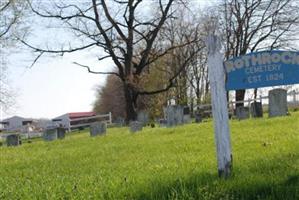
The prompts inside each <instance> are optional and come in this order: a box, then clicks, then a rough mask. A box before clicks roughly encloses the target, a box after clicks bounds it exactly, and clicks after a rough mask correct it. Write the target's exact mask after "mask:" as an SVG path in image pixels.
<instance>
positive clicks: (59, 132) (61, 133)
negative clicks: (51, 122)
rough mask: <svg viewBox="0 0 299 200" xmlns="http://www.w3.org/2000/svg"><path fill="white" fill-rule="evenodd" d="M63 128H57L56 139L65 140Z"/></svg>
mask: <svg viewBox="0 0 299 200" xmlns="http://www.w3.org/2000/svg"><path fill="white" fill-rule="evenodd" d="M65 132H66V131H65V128H62V127H59V128H57V138H58V139H64V138H65Z"/></svg>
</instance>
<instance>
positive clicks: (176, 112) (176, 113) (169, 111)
mask: <svg viewBox="0 0 299 200" xmlns="http://www.w3.org/2000/svg"><path fill="white" fill-rule="evenodd" d="M165 113H166V116H165V118H166V120H167V126H168V127H171V126H176V125H179V124H183V123H184V109H183V107H182V106H179V105H170V106H167V108H166V109H165Z"/></svg>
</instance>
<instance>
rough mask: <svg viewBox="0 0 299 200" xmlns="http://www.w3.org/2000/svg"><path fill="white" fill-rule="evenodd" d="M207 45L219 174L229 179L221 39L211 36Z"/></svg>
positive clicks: (228, 137) (229, 156)
mask: <svg viewBox="0 0 299 200" xmlns="http://www.w3.org/2000/svg"><path fill="white" fill-rule="evenodd" d="M206 45H207V47H208V70H209V78H210V86H211V97H212V112H213V119H214V129H215V130H214V131H215V140H216V147H217V160H218V174H219V176H220V177H225V178H227V177H228V176H229V175H230V173H231V170H232V154H231V141H230V129H229V119H228V109H227V98H226V90H225V71H224V66H223V54H221V53H220V49H221V44H220V39H219V37H217V36H215V35H209V36H208V37H207V40H206Z"/></svg>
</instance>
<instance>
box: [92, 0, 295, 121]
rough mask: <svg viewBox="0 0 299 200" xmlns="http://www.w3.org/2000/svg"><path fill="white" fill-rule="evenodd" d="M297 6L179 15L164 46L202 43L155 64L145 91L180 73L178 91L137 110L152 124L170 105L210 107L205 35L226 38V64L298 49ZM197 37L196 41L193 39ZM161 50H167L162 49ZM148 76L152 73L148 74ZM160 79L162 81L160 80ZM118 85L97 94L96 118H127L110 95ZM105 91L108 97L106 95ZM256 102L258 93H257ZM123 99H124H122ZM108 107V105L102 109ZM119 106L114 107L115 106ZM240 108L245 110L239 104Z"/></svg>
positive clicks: (287, 2)
mask: <svg viewBox="0 0 299 200" xmlns="http://www.w3.org/2000/svg"><path fill="white" fill-rule="evenodd" d="M297 9H298V1H291V0H283V1H275V0H268V1H261V0H251V1H249V0H243V1H239V0H229V1H222V2H220V3H219V4H218V5H215V6H213V7H211V8H209V10H208V11H207V12H205V11H201V12H198V13H199V14H197V15H195V14H193V13H192V12H189V11H190V8H186V9H177V10H176V12H177V16H178V17H177V18H175V19H170V20H169V21H167V22H166V23H165V28H164V29H162V30H161V33H160V35H161V38H162V39H161V41H163V42H162V43H165V41H169V42H170V44H171V45H172V46H175V45H176V44H177V43H180V42H182V41H183V38H184V37H185V38H189V40H192V38H194V37H196V38H198V39H197V40H195V41H194V42H192V44H190V45H188V46H185V47H184V48H175V49H173V50H171V51H169V52H168V53H167V55H165V56H164V58H163V59H161V60H160V61H158V62H155V63H152V69H154V70H151V71H150V73H151V74H152V75H148V74H143V75H142V79H143V80H145V81H144V82H145V83H146V84H145V85H143V86H142V87H148V88H149V87H157V84H158V85H163V80H168V78H169V76H171V75H170V74H175V73H176V72H177V70H178V69H180V68H182V70H181V72H180V73H179V74H178V76H176V78H175V79H174V85H173V87H171V88H170V89H169V90H167V91H165V92H163V93H161V94H157V95H154V96H151V97H145V98H142V103H140V105H139V106H138V108H139V109H146V110H148V111H149V112H150V114H151V116H152V118H155V117H161V116H162V115H163V107H164V106H166V105H167V104H168V103H169V101H170V100H173V101H175V103H176V104H183V105H189V106H190V108H191V111H193V108H194V105H200V104H203V103H209V102H210V91H209V79H208V72H207V57H206V55H207V52H206V49H205V44H204V39H205V37H206V35H207V33H208V32H209V31H210V30H211V29H213V27H211V26H217V27H218V29H219V33H218V34H220V35H222V37H223V44H224V47H225V59H230V58H232V57H235V56H240V55H244V54H246V53H250V52H254V51H261V50H273V49H296V48H297V46H296V45H294V44H295V43H294V41H298V40H299V38H298V31H297V30H298V17H299V15H298V13H297ZM194 34H195V35H196V36H195V35H194ZM162 45H163V44H162ZM148 72H149V71H148ZM157 79H158V80H157ZM114 81H115V82H116V81H117V80H116V79H112V78H110V77H109V78H108V79H107V83H106V85H104V86H103V87H99V88H98V90H97V93H98V97H97V100H96V101H95V103H94V110H95V111H97V112H108V111H109V110H112V111H113V110H115V109H119V110H122V112H121V113H122V114H120V113H119V112H117V113H115V114H114V113H113V114H114V115H115V116H122V117H125V112H124V108H123V107H122V106H117V105H124V104H125V102H124V100H122V99H114V98H113V96H114V95H111V94H113V93H110V92H111V91H115V90H114V89H109V87H111V86H112V85H116V84H112V82H114ZM105 91H107V92H105ZM245 92H246V91H245V90H238V91H236V92H235V94H233V96H235V100H236V101H240V100H244V98H245ZM254 92H255V97H256V95H257V89H255V90H254ZM118 95H121V94H118ZM104 102H106V103H104ZM115 105H116V106H115ZM236 106H243V104H242V103H238V104H237V105H236Z"/></svg>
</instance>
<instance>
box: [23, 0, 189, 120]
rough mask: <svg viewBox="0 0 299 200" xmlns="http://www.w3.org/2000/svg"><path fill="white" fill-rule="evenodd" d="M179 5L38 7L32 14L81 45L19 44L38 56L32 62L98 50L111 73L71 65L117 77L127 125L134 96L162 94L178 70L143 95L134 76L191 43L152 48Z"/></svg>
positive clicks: (174, 1)
mask: <svg viewBox="0 0 299 200" xmlns="http://www.w3.org/2000/svg"><path fill="white" fill-rule="evenodd" d="M183 3H184V2H183V0H157V1H155V2H152V1H151V2H149V1H142V0H128V1H116V0H113V1H107V0H90V2H84V3H80V2H78V3H76V2H71V3H69V2H68V1H60V2H58V1H54V2H53V4H52V5H51V6H49V5H47V8H40V7H39V8H38V7H36V6H35V5H32V4H31V9H32V11H33V12H34V13H35V14H37V15H38V16H40V17H44V18H49V19H57V20H60V21H62V22H63V24H62V25H63V26H64V27H65V28H68V29H71V30H72V31H74V33H75V34H76V36H77V38H80V39H82V40H83V41H84V42H83V44H81V45H79V46H77V47H74V46H75V45H78V43H76V44H74V43H72V41H69V45H68V47H67V48H65V47H62V48H59V49H49V48H39V47H36V46H33V45H30V44H29V43H28V42H25V41H23V43H24V44H26V45H27V46H29V47H30V48H32V49H34V50H35V51H37V52H39V55H38V57H39V56H40V55H42V54H43V53H58V54H61V53H70V52H75V51H81V50H86V49H88V48H92V47H98V48H100V49H103V50H104V52H105V55H102V56H101V57H99V60H100V61H102V60H104V59H107V58H110V59H111V60H112V61H113V62H114V64H115V66H116V67H117V72H99V71H92V70H91V68H90V66H86V65H84V64H83V63H76V64H77V65H80V66H82V67H86V68H87V69H88V71H89V72H91V73H95V74H113V75H116V76H118V77H119V79H120V80H121V81H122V84H123V91H124V94H125V100H126V117H127V121H129V120H135V119H136V111H137V109H138V108H137V100H138V97H139V96H141V95H153V94H157V93H160V92H164V91H167V90H168V89H169V88H171V87H173V85H174V79H175V78H176V77H177V76H178V75H179V74H180V72H181V71H182V69H179V70H178V71H177V73H176V74H174V76H172V77H169V79H168V81H167V84H166V85H162V86H160V87H159V88H155V89H153V90H150V91H148V90H144V88H142V87H140V84H139V83H140V77H141V75H142V73H143V72H144V71H145V69H147V68H148V67H149V66H150V64H151V63H153V62H155V61H157V60H159V59H160V58H161V57H163V56H164V55H166V54H167V53H168V52H169V51H170V50H172V49H174V48H179V47H182V46H186V45H188V44H190V43H192V42H193V41H189V40H185V41H184V42H182V43H181V44H177V45H176V46H172V45H171V44H168V43H164V44H163V45H156V43H157V42H158V41H157V38H158V35H159V32H160V31H161V30H162V29H163V27H164V25H165V22H167V21H168V20H170V19H171V18H174V17H175V14H176V12H175V7H174V6H175V5H178V4H183ZM143 5H146V6H150V7H151V8H152V9H151V10H153V11H151V10H146V9H144V8H145V6H143ZM183 5H185V4H183ZM41 6H42V5H41ZM182 68H183V67H182Z"/></svg>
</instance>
